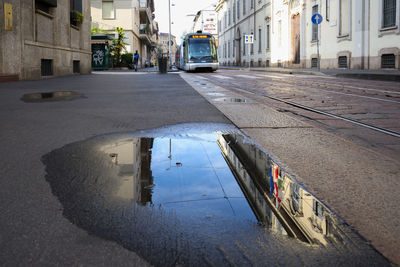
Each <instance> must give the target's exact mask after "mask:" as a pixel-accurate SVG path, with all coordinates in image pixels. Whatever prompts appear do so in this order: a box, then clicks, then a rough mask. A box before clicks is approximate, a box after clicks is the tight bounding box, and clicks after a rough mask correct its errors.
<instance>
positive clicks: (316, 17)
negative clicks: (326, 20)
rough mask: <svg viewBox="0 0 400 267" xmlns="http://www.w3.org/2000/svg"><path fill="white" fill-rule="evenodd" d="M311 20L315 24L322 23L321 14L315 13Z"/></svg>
mask: <svg viewBox="0 0 400 267" xmlns="http://www.w3.org/2000/svg"><path fill="white" fill-rule="evenodd" d="M311 21H312V23H314V24H317V25H318V24H320V23H321V22H322V16H321V14H318V13H315V14H314V15H312V17H311Z"/></svg>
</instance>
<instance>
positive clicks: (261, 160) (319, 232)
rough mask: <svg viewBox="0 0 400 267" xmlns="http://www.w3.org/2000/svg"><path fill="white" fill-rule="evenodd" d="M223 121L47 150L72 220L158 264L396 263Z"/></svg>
mask: <svg viewBox="0 0 400 267" xmlns="http://www.w3.org/2000/svg"><path fill="white" fill-rule="evenodd" d="M218 127H220V129H221V130H216V129H215V127H214V128H212V129H210V128H207V127H206V126H204V125H202V124H196V125H193V126H192V128H187V127H179V128H170V129H168V128H166V129H162V130H150V131H141V132H137V133H132V134H129V133H128V134H112V135H106V136H99V137H95V138H91V139H89V140H86V141H82V142H78V143H73V144H69V145H66V146H64V147H62V148H60V149H57V150H54V151H52V152H50V153H49V154H47V155H45V156H43V158H42V160H43V162H44V164H45V165H46V173H47V174H46V179H47V181H48V182H49V184H50V186H51V189H52V192H53V193H54V194H55V195H56V196H57V197H58V199H59V201H60V202H61V204H62V205H63V213H64V216H66V217H67V218H68V219H69V220H70V221H71V222H73V223H74V224H76V225H78V226H79V227H82V228H84V229H86V230H87V231H88V232H89V233H91V234H94V235H97V236H99V237H102V238H104V239H107V240H113V241H115V242H117V243H119V244H121V245H122V246H124V247H126V248H127V249H130V250H133V251H135V252H137V253H138V254H140V255H141V256H142V257H144V258H145V259H146V260H148V261H149V262H150V263H151V264H153V265H156V266H161V265H162V266H171V265H173V266H175V265H182V266H192V265H196V266H202V265H216V266H226V265H229V266H231V265H237V266H245V265H264V266H277V265H284V266H286V265H304V263H307V265H308V266H321V265H322V266H323V265H331V264H332V259H334V261H335V265H355V266H357V265H358V266H361V265H379V266H381V265H387V264H388V263H387V261H386V260H385V259H384V258H382V256H380V255H379V254H378V253H377V252H376V251H375V250H374V249H372V248H371V247H370V246H369V245H368V244H367V243H365V242H364V241H363V240H362V239H361V238H360V237H358V235H357V234H355V233H354V232H352V230H351V229H349V228H348V227H347V226H346V225H345V224H343V222H342V221H341V220H340V219H338V218H337V217H336V216H335V215H334V214H332V212H331V211H330V210H329V209H328V208H327V207H326V206H325V205H324V204H323V203H322V202H321V201H319V200H318V199H316V198H315V197H314V196H313V195H312V194H310V193H309V192H308V191H307V190H306V189H305V188H304V187H302V186H301V185H300V184H298V183H297V182H296V180H295V179H294V178H293V177H292V176H291V175H290V174H289V173H287V172H286V171H285V170H284V169H283V168H281V167H280V166H279V165H278V164H277V163H276V162H275V161H274V160H273V159H272V158H271V157H270V156H269V155H268V154H266V153H265V152H264V151H262V150H261V149H259V147H258V146H257V145H256V144H255V143H254V142H253V141H252V140H250V139H249V138H247V137H245V136H244V135H243V134H241V133H240V132H239V131H238V130H235V129H232V127H230V128H229V127H228V128H227V126H226V125H218ZM199 129H202V130H199ZM204 129H206V130H204ZM293 237H294V238H293Z"/></svg>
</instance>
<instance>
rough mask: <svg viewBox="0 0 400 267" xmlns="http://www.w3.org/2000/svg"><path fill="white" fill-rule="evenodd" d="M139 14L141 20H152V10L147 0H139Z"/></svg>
mask: <svg viewBox="0 0 400 267" xmlns="http://www.w3.org/2000/svg"><path fill="white" fill-rule="evenodd" d="M139 14H140V20H141V21H149V22H150V21H152V15H151V10H150V8H149V7H148V5H147V0H140V1H139Z"/></svg>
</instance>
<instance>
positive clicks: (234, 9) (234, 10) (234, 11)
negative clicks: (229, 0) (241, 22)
mask: <svg viewBox="0 0 400 267" xmlns="http://www.w3.org/2000/svg"><path fill="white" fill-rule="evenodd" d="M232 10H233V12H232V17H233V19H232V20H233V22H235V21H236V4H235V3H233V6H232Z"/></svg>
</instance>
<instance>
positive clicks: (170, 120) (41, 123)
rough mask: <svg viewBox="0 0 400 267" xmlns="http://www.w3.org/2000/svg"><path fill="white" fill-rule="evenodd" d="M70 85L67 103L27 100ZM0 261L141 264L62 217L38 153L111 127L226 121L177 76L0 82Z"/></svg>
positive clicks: (14, 263) (118, 129) (106, 75)
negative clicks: (71, 96) (75, 94)
mask: <svg viewBox="0 0 400 267" xmlns="http://www.w3.org/2000/svg"><path fill="white" fill-rule="evenodd" d="M63 90H72V91H76V92H78V93H80V94H82V95H83V97H80V98H76V99H72V100H69V101H45V102H37V103H25V102H23V101H22V100H21V98H22V96H23V95H24V94H28V93H38V92H50V91H63ZM0 92H1V96H2V97H1V100H0V102H1V104H0V110H1V112H0V120H1V131H0V147H1V151H2V154H3V160H2V161H1V163H0V172H1V174H0V176H1V179H0V214H1V220H0V265H1V266H17V265H19V266H26V265H34V266H44V265H60V266H71V265H92V266H110V265H118V266H123V265H126V264H127V263H129V265H136V266H144V265H146V264H147V263H146V261H144V260H142V259H141V258H140V257H138V256H137V254H136V253H134V252H132V251H129V250H127V249H125V248H123V247H122V246H120V245H118V244H116V243H115V242H111V241H107V240H104V239H101V238H98V237H96V236H94V235H89V234H88V233H87V232H85V231H84V230H82V229H80V228H79V227H77V226H75V225H74V224H72V223H71V222H70V221H68V220H67V219H66V218H65V217H64V216H63V207H62V205H61V204H60V202H59V201H58V200H57V198H56V197H55V196H54V195H53V194H52V192H51V188H50V186H49V184H48V182H46V179H45V168H44V165H43V163H42V162H41V158H42V156H43V155H45V154H46V153H49V152H50V151H52V150H54V149H56V148H60V147H62V146H64V145H66V144H69V143H72V142H76V141H80V140H84V139H87V138H89V137H93V136H98V135H101V134H106V133H113V132H130V131H135V130H138V129H147V128H154V127H161V126H165V125H174V124H179V123H187V122H219V123H229V121H228V120H227V119H226V118H225V117H224V116H223V115H222V114H221V113H220V112H218V111H217V110H216V109H215V108H214V107H213V106H212V105H211V104H209V103H208V102H207V101H206V100H205V99H203V98H202V97H200V96H199V95H198V93H197V92H195V91H194V90H193V89H191V88H190V87H189V86H188V85H187V84H186V83H185V82H184V81H183V80H181V79H180V78H179V76H177V75H166V76H162V77H161V76H159V75H158V74H140V73H137V74H136V73H135V74H133V73H124V72H115V73H112V72H111V73H110V72H108V73H99V74H93V75H82V76H70V77H63V78H54V79H46V80H41V81H24V82H15V83H2V84H0Z"/></svg>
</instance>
